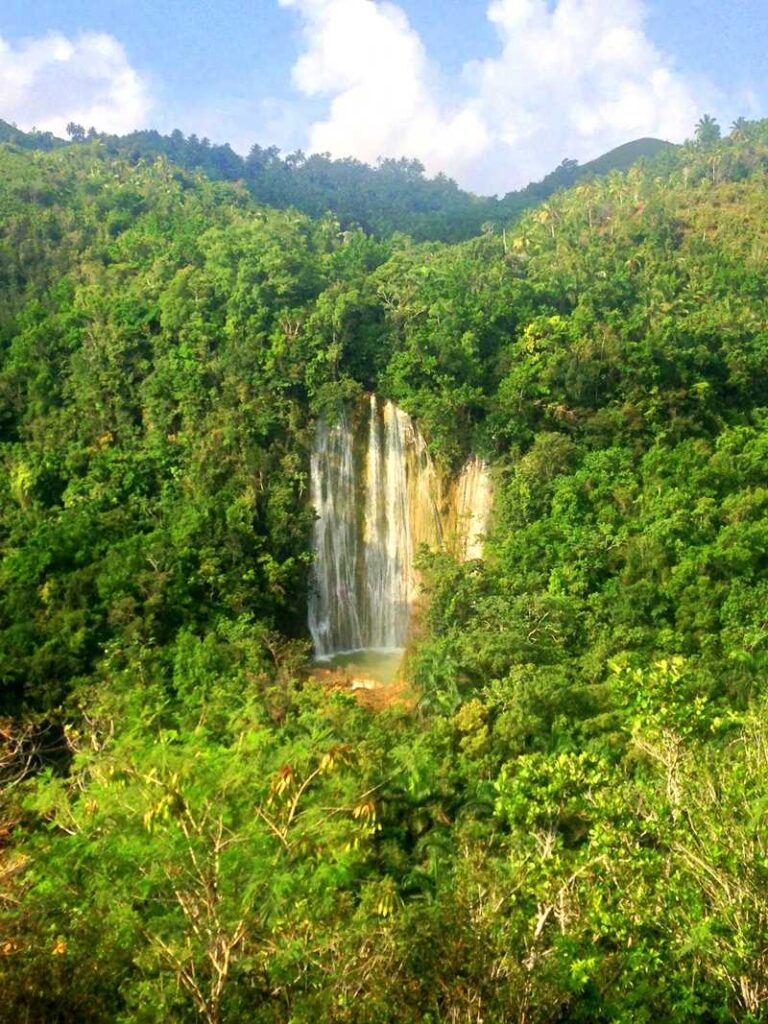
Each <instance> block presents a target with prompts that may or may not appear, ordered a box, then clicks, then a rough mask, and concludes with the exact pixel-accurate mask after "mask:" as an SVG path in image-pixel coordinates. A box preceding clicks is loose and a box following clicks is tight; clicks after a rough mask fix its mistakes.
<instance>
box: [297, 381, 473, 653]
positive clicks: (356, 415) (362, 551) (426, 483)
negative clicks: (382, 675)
mask: <svg viewBox="0 0 768 1024" xmlns="http://www.w3.org/2000/svg"><path fill="white" fill-rule="evenodd" d="M491 497H492V495H491V486H490V480H489V476H488V471H487V467H486V465H485V463H484V462H482V461H481V460H480V459H477V458H474V457H473V458H471V459H469V460H468V462H467V463H466V464H465V465H464V467H463V468H462V470H461V472H460V473H459V474H458V475H457V476H455V477H453V478H445V477H444V476H443V475H442V474H441V473H439V472H438V470H437V468H436V467H435V465H434V463H433V461H432V459H431V458H430V455H429V452H428V451H427V446H426V443H425V441H424V438H423V437H422V436H421V434H420V433H419V431H418V429H417V428H416V426H415V424H414V422H413V420H412V419H411V418H410V416H408V415H407V414H406V413H404V412H403V411H402V409H398V408H397V406H395V405H393V404H392V402H388V401H387V402H383V401H381V400H380V399H378V398H377V397H376V396H375V395H371V396H370V398H369V399H367V400H366V402H365V405H364V406H361V407H359V408H354V409H347V410H345V411H344V412H343V413H342V415H341V416H340V417H339V419H338V420H337V421H336V422H335V423H334V424H333V425H330V424H328V423H327V422H326V421H324V420H320V421H319V422H318V424H317V428H316V434H315V444H314V449H313V452H312V458H311V501H312V504H313V506H314V508H315V511H316V513H317V516H318V518H317V521H316V523H315V527H314V534H313V548H314V556H315V562H314V572H313V585H312V588H311V591H310V599H309V628H310V631H311V633H312V638H313V640H314V644H315V654H316V655H317V656H318V657H328V656H330V655H332V654H336V653H338V652H340V651H350V650H360V649H365V648H398V647H402V646H403V645H404V644H405V641H406V638H407V635H408V628H409V623H410V619H411V613H412V609H413V606H414V602H415V600H416V597H417V594H418V587H419V580H418V573H417V572H416V570H415V568H414V564H413V563H414V553H415V551H416V549H417V548H418V546H419V545H420V544H427V545H428V546H429V547H431V548H440V547H443V548H446V549H447V550H449V551H452V552H453V553H454V554H455V555H456V556H457V557H458V558H460V559H469V558H479V557H480V556H481V553H482V538H483V534H484V532H485V530H486V526H487V521H488V516H489V513H490V508H491Z"/></svg>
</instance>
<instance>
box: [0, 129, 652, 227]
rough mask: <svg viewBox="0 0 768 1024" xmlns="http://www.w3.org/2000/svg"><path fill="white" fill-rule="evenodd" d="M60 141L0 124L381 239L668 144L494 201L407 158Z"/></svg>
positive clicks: (498, 221) (490, 209)
mask: <svg viewBox="0 0 768 1024" xmlns="http://www.w3.org/2000/svg"><path fill="white" fill-rule="evenodd" d="M72 130H73V132H74V135H73V138H72V140H71V141H70V142H69V143H67V142H64V141H63V140H61V139H55V138H54V137H53V136H52V135H51V134H50V133H44V134H43V133H25V132H21V131H19V130H18V129H15V128H13V127H12V126H11V125H8V124H6V123H5V122H0V142H3V141H5V142H11V143H13V144H14V145H17V146H20V147H22V148H25V149H42V150H50V149H52V148H56V147H60V146H67V145H69V146H78V145H83V144H86V145H89V146H91V147H92V148H93V152H94V155H97V154H98V153H99V152H103V151H106V153H107V154H108V155H109V156H112V157H116V158H118V159H124V160H127V161H128V162H129V163H131V164H137V163H139V162H150V163H151V162H153V161H154V160H156V159H158V157H162V158H165V159H167V160H169V161H170V162H171V163H173V164H174V165H176V166H177V167H180V168H183V169H185V170H187V171H192V172H200V173H203V174H205V175H206V176H207V177H209V178H210V179H212V180H216V181H230V182H232V181H239V180H242V181H244V182H246V184H247V186H248V188H249V190H250V192H251V194H252V195H253V197H254V199H256V200H257V201H258V202H261V203H264V204H266V205H267V206H272V207H274V208H278V209H287V208H291V207H292V208H295V209H297V210H300V211H301V212H302V213H306V214H308V215H309V216H311V217H322V216H324V215H325V214H326V213H331V214H333V215H334V216H335V217H337V218H338V219H339V222H340V224H341V227H342V228H343V229H344V230H346V229H348V228H355V227H360V228H362V230H363V231H365V232H367V233H368V234H374V235H377V236H378V237H387V236H389V235H392V234H393V233H395V232H403V233H405V234H408V235H410V236H411V237H412V238H413V239H414V240H416V241H427V240H437V241H443V242H457V241H462V240H466V239H469V238H472V237H473V236H475V235H478V234H480V232H481V230H482V228H483V225H485V224H487V223H490V224H495V225H496V226H497V227H500V226H501V225H502V224H508V223H509V222H510V221H511V220H513V219H517V218H518V217H519V216H520V215H521V214H522V213H523V212H524V211H525V210H527V209H530V208H531V207H532V206H535V205H536V204H537V203H539V202H541V201H542V200H544V199H546V198H547V197H548V196H550V195H552V194H553V193H554V192H556V191H557V190H558V189H562V188H569V187H570V186H571V185H573V184H575V182H576V181H578V180H580V179H581V178H583V177H585V176H591V175H604V174H609V173H610V172H611V171H612V170H620V171H625V170H627V169H628V168H629V167H630V166H631V164H632V163H634V162H636V161H638V160H646V159H652V158H654V157H655V156H658V154H659V153H661V152H662V151H663V150H664V149H665V148H669V144H668V143H664V142H661V141H659V140H658V139H639V140H637V141H635V142H630V143H627V144H626V145H624V146H620V147H619V148H618V149H615V150H612V151H611V152H610V153H606V154H604V155H603V156H601V157H599V158H598V159H597V160H593V161H591V162H590V163H588V164H584V165H583V166H579V165H578V163H577V162H576V161H573V160H565V161H563V164H562V165H561V166H560V167H558V168H557V169H556V170H554V171H552V172H551V173H550V174H547V175H545V177H544V178H543V179H542V181H540V182H534V183H532V184H530V185H528V186H526V188H524V189H521V190H519V191H517V192H509V193H507V195H506V196H505V197H504V198H503V199H497V198H496V197H483V196H476V195H473V194H471V193H469V192H466V191H464V190H462V189H460V188H459V187H458V185H457V184H456V182H454V181H452V180H451V179H450V178H447V177H446V176H445V175H438V176H437V177H435V178H427V177H426V175H425V173H424V167H423V166H422V165H421V164H420V163H419V162H418V161H417V160H408V159H400V160H395V159H388V160H382V161H380V162H379V164H378V165H377V166H376V167H370V166H368V165H367V164H364V163H362V162H361V161H359V160H355V159H352V158H346V159H341V160H334V159H331V157H330V156H328V155H327V154H326V155H323V154H314V155H312V156H306V155H305V154H304V153H302V152H301V151H298V152H296V153H289V154H286V155H285V156H281V155H280V151H279V150H278V149H277V148H276V147H275V146H270V147H262V146H258V145H255V146H253V147H252V149H251V151H250V153H249V154H248V156H247V157H246V158H243V157H241V156H239V155H238V154H237V153H235V152H234V150H232V148H231V147H230V146H228V145H223V146H221V145H215V144H212V143H211V142H210V141H209V140H208V139H199V138H198V137H197V136H196V135H190V136H189V137H185V136H184V135H183V134H182V133H181V132H180V131H175V132H173V133H172V134H171V135H161V134H160V133H159V132H157V131H139V132H133V133H131V134H129V135H124V136H118V135H105V134H99V133H98V132H96V131H94V130H93V129H91V130H90V131H89V132H87V133H86V132H85V130H84V129H83V128H82V127H80V126H77V125H75V126H73V128H72Z"/></svg>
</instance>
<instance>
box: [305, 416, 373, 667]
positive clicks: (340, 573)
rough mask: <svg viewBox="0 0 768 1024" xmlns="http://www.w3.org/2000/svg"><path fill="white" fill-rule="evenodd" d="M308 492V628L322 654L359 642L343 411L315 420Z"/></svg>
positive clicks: (351, 473)
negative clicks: (311, 555)
mask: <svg viewBox="0 0 768 1024" xmlns="http://www.w3.org/2000/svg"><path fill="white" fill-rule="evenodd" d="M310 497H311V501H312V505H313V506H314V509H315V511H316V513H317V519H316V520H315V525H314V530H313V534H314V535H313V547H314V550H315V572H314V581H313V582H314V586H313V588H312V590H311V591H310V597H309V629H310V632H311V634H312V639H313V641H314V644H315V653H316V654H317V655H318V656H320V657H322V656H325V655H328V654H332V653H333V652H334V651H338V650H354V649H356V648H360V647H362V646H363V639H362V632H361V630H360V616H359V602H358V596H357V550H358V544H357V535H358V529H357V487H356V481H355V458H354V447H353V436H352V432H351V430H350V428H349V424H348V422H347V419H346V416H343V415H342V417H341V418H340V420H339V422H338V423H335V424H334V425H333V426H332V427H329V426H328V424H327V423H326V422H325V420H320V421H319V422H318V424H317V430H316V434H315V448H314V451H313V452H312V459H311V463H310Z"/></svg>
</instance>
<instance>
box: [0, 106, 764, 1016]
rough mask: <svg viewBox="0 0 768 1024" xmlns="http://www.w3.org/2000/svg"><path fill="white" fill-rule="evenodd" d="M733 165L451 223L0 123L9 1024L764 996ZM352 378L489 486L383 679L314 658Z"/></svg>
mask: <svg viewBox="0 0 768 1024" xmlns="http://www.w3.org/2000/svg"><path fill="white" fill-rule="evenodd" d="M705 127H706V126H705ZM767 170H768V122H757V123H747V122H743V121H742V122H739V123H737V124H736V125H735V126H734V129H733V131H732V132H731V135H730V136H729V138H728V139H725V140H721V139H719V138H718V137H717V133H715V132H707V131H700V132H699V137H698V140H697V141H695V142H693V143H691V144H689V145H687V146H685V147H679V148H675V149H670V150H667V151H665V152H664V153H663V154H661V155H659V157H658V158H657V161H656V163H655V164H654V165H639V166H636V167H632V168H630V169H629V170H628V171H627V172H626V173H624V174H622V173H618V172H615V171H614V172H612V173H610V174H608V175H606V176H603V177H599V178H595V179H594V180H584V181H582V182H579V183H578V184H577V185H576V186H575V187H574V188H572V189H571V190H569V191H562V192H558V193H556V194H553V195H552V196H550V198H549V199H548V200H547V201H546V202H545V203H543V204H541V205H539V206H538V207H536V208H535V209H533V210H530V211H529V212H527V213H525V214H524V215H522V217H521V218H520V219H519V220H518V221H517V222H516V223H515V224H514V225H513V226H510V227H509V228H505V229H504V230H501V229H492V227H491V226H490V225H489V227H488V229H487V230H485V231H484V232H483V233H482V234H480V235H478V236H477V237H474V238H472V239H469V240H467V241H465V242H461V243H459V244H453V245H447V244H443V243H441V242H436V241H431V242H417V241H414V240H411V239H410V238H408V237H407V236H406V235H403V234H395V235H393V236H388V237H380V238H377V237H373V236H371V235H366V234H365V233H363V231H362V230H360V229H354V228H351V227H347V226H343V225H342V224H341V223H340V222H339V221H338V220H336V219H334V218H333V217H332V216H325V217H323V218H321V219H311V218H310V217H308V216H307V215H306V214H303V213H299V212H296V211H295V210H293V209H289V210H283V211H281V210H275V209H270V208H267V207H266V206H262V205H260V204H259V203H257V201H256V200H255V198H254V196H253V195H252V194H251V191H250V190H249V188H248V186H247V185H246V184H245V183H244V182H242V181H232V182H224V181H212V180H210V179H208V178H206V177H204V176H203V175H202V174H200V173H197V172H194V171H191V170H189V169H181V168H179V167H178V166H176V165H175V164H173V163H171V162H170V161H169V160H168V159H167V158H165V157H160V158H158V159H155V160H152V161H148V160H141V161H138V162H132V161H131V160H127V159H124V158H123V157H120V156H115V155H110V153H109V152H108V147H107V146H105V145H103V144H102V145H97V144H89V143H87V142H86V143H85V144H83V145H72V146H65V147H54V148H52V149H51V150H50V151H49V152H43V151H39V150H32V151H27V150H24V149H23V148H22V147H20V146H18V145H5V146H0V467H2V469H1V470H0V681H1V683H2V689H1V690H0V702H1V703H0V708H1V711H0V713H2V714H3V715H4V717H3V718H1V719H0V744H2V746H0V772H2V781H3V788H2V790H0V986H1V990H2V993H3V998H2V1000H0V1022H3V1024H5V1022H8V1024H12V1022H13V1024H15V1022H18V1021H29V1022H65V1024H75V1022H77V1024H81V1022H85V1024H87V1022H112V1021H120V1022H125V1024H128V1022H130V1024H139V1022H142V1024H144V1022H158V1024H159V1022H166V1021H179V1022H186V1021H190V1022H191V1021H205V1022H208V1024H239V1022H243V1024H245V1022H248V1024H256V1022H265V1024H267V1022H269V1024H297V1022H306V1024H309V1022H315V1021H329V1022H338V1024H342V1022H349V1024H368V1022H369V1024H385V1022H392V1024H396V1022H402V1024H406V1022H413V1021H425V1022H427V1021H431V1022H435V1024H438V1022H440V1024H443V1022H444V1024H448V1022H456V1021H475V1020H477V1021H479V1020H483V1021H486V1022H494V1024H496V1022H498V1024H501V1022H515V1024H524V1022H525V1024H532V1022H536V1024H556V1022H565V1021H568V1022H584V1024H587V1022H590V1024H600V1022H606V1024H607V1022H626V1024H629V1022H633V1024H634V1022H642V1021H646V1020H659V1021H670V1022H700V1021H704V1022H713V1024H714V1022H720V1021H745V1022H747V1021H750V1022H756V1021H763V1020H767V1019H768V950H767V949H766V938H765V936H766V926H767V924H768V835H767V833H766V815H765V794H766V791H767V789H766V787H767V785H768V759H767V758H766V750H767V749H768V726H766V716H765V711H766V699H767V695H766V692H765V684H764V679H765V671H766V667H767V666H768V654H767V653H766V651H767V648H766V640H767V639H768V327H766V324H768V271H767V270H766V259H767V258H768V189H767V188H766V171H767ZM374 389H375V390H376V391H377V393H378V394H380V395H381V396H384V397H386V398H389V399H392V400H393V401H395V402H397V403H398V404H399V406H401V407H402V408H403V409H404V410H405V411H406V412H408V413H409V414H410V415H411V416H412V417H413V418H414V420H415V421H416V422H417V423H418V425H419V428H420V430H421V431H422V432H423V434H424V436H425V437H426V438H427V440H428V443H429V446H430V450H431V452H432V455H433V457H434V458H435V459H436V460H437V461H438V463H440V464H442V465H444V466H446V467H450V466H457V465H459V464H460V463H461V462H462V461H463V460H464V458H465V457H466V456H467V455H468V454H469V453H470V452H474V453H478V454H479V455H481V456H483V457H484V458H485V459H486V460H487V461H488V462H489V464H490V466H491V472H492V475H493V479H494V484H495V503H494V512H493V519H492V525H491V530H490V534H489V537H488V539H487V543H486V546H485V552H484V557H483V558H482V559H476V560H472V561H469V562H467V563H465V564H459V563H457V562H456V561H455V560H454V559H452V558H451V557H449V556H448V555H447V554H445V553H439V552H438V553H434V552H433V553H430V552H428V551H423V552H422V556H421V558H422V571H423V575H424V580H425V593H424V597H423V612H422V615H421V619H420V622H419V624H418V629H417V630H416V632H415V636H414V639H413V642H412V644H411V647H410V649H409V652H408V661H407V671H408V675H409V679H410V684H411V690H410V691H409V692H408V693H406V695H405V697H404V698H403V699H401V700H393V701H391V702H390V703H389V705H385V706H384V707H383V709H382V708H380V707H379V708H377V709H371V708H370V707H369V706H368V705H367V704H365V703H364V702H358V701H357V700H356V699H355V697H354V696H353V695H352V694H349V693H347V692H344V691H342V690H340V689H336V688H332V687H328V686H324V685H322V684H321V683H320V682H318V681H317V680H315V679H313V678H312V676H311V675H310V674H309V673H308V671H307V669H308V661H309V653H310V651H309V643H308V639H307V627H306V602H307V588H308V585H309V584H308V581H309V568H310V562H311V553H310V544H309V538H310V531H311V526H312V522H313V518H314V513H313V510H312V508H311V507H310V502H309V495H308V475H309V465H308V463H309V449H310V446H311V443H312V437H313V430H314V423H315V420H316V418H317V417H318V416H320V415H324V416H326V417H328V418H330V419H333V417H334V416H335V415H337V410H338V409H339V406H340V403H342V402H345V401H346V402H349V401H351V400H353V399H355V398H357V397H360V396H361V395H363V394H365V393H368V392H370V391H371V390H374Z"/></svg>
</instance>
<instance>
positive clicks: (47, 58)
mask: <svg viewBox="0 0 768 1024" xmlns="http://www.w3.org/2000/svg"><path fill="white" fill-rule="evenodd" d="M149 109H150V96H149V89H148V86H147V83H146V82H145V81H144V79H143V78H142V77H141V75H139V74H138V73H137V72H136V71H135V70H134V69H133V68H132V67H131V65H130V63H129V61H128V58H127V56H126V53H125V50H124V49H123V47H122V46H121V45H120V43H119V42H118V41H117V40H116V39H114V38H113V37H112V36H109V35H105V34H103V33H96V32H91V33H85V34H83V35H81V36H78V37H77V38H76V39H69V38H67V37H66V36H64V35H61V34H60V33H50V34H49V35H46V36H43V37H41V38H38V39H32V40H29V41H26V42H24V43H23V44H21V45H20V46H18V47H14V46H11V44H10V43H8V42H7V41H6V40H4V39H3V38H2V37H1V36H0V112H1V114H0V116H2V117H3V118H4V120H6V121H15V122H16V123H17V124H18V125H19V127H21V128H31V127H33V126H34V127H37V128H38V129H40V130H41V131H52V132H54V133H55V134H57V135H64V133H65V129H66V126H67V124H68V123H69V122H70V121H74V122H76V123H77V124H82V125H83V126H84V127H86V128H89V127H90V126H91V125H93V126H94V127H95V128H97V129H99V130H100V131H109V132H126V131H130V130H131V129H134V128H138V127H142V126H144V124H145V122H146V118H147V114H148V112H149Z"/></svg>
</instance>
